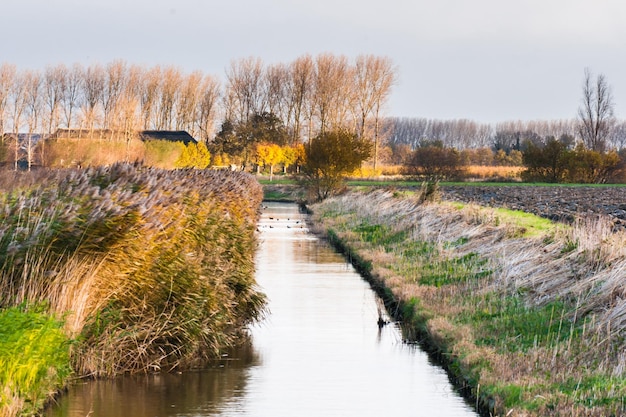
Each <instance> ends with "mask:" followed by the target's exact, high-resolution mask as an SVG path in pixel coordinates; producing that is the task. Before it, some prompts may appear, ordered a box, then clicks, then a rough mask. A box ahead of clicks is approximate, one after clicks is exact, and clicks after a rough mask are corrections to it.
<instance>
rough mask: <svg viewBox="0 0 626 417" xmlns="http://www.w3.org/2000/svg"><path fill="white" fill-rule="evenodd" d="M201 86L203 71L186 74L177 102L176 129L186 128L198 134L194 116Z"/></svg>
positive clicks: (193, 134)
mask: <svg viewBox="0 0 626 417" xmlns="http://www.w3.org/2000/svg"><path fill="white" fill-rule="evenodd" d="M201 86H202V73H201V72H200V71H195V72H192V73H191V74H188V75H186V76H184V77H183V80H182V82H181V88H180V93H179V94H178V100H177V103H176V130H186V131H188V132H189V133H190V134H191V135H192V136H195V134H196V132H195V123H194V118H195V114H196V107H197V106H198V100H199V98H200V93H201V91H200V88H201Z"/></svg>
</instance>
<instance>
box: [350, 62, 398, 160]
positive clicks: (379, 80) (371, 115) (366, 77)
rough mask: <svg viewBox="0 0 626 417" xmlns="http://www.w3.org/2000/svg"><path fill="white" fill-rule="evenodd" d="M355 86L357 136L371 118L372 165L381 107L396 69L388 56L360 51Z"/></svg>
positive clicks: (385, 99)
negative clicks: (366, 53) (364, 53)
mask: <svg viewBox="0 0 626 417" xmlns="http://www.w3.org/2000/svg"><path fill="white" fill-rule="evenodd" d="M354 73H355V86H356V89H357V108H358V114H359V120H358V126H359V135H360V137H364V136H365V132H366V127H367V124H368V119H371V125H372V126H371V130H372V140H373V142H374V169H376V165H377V163H378V149H379V147H380V131H381V130H380V129H381V120H380V119H381V111H382V108H383V106H384V105H385V103H386V102H387V100H388V98H389V95H390V94H391V87H392V86H393V84H394V83H395V81H396V69H395V68H394V66H393V63H392V61H391V59H390V58H387V57H377V56H373V55H361V56H359V57H357V59H356V65H355V71H354Z"/></svg>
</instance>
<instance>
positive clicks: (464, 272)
mask: <svg viewBox="0 0 626 417" xmlns="http://www.w3.org/2000/svg"><path fill="white" fill-rule="evenodd" d="M312 209H313V211H314V213H315V214H314V221H315V222H316V223H317V224H318V225H319V227H320V228H321V231H323V232H326V233H328V234H329V235H330V236H332V237H334V238H335V239H338V240H339V241H340V242H341V245H343V247H344V248H345V249H346V250H347V251H348V252H349V253H350V254H351V255H353V259H356V260H358V261H359V262H360V263H361V264H363V265H367V268H362V270H365V271H366V272H369V273H370V274H371V276H372V278H373V279H374V280H375V282H378V283H382V284H383V285H384V286H385V287H386V288H387V290H386V291H387V293H388V294H391V295H392V297H393V298H394V299H395V300H396V301H397V302H398V303H399V305H400V308H399V309H398V311H399V312H401V313H402V316H403V319H404V320H405V321H406V322H409V321H410V322H411V323H412V325H411V326H412V328H413V329H416V330H417V331H418V332H420V333H419V337H420V338H422V339H423V340H426V341H427V346H429V348H432V349H434V350H435V351H436V352H438V353H439V354H440V355H441V357H442V358H444V359H445V361H446V363H447V366H448V367H449V369H450V370H451V371H452V372H453V374H454V375H455V377H457V378H458V380H459V381H460V384H461V385H464V386H465V387H466V388H467V389H468V390H469V391H470V392H471V395H472V396H474V398H475V399H476V401H477V404H480V405H481V406H482V407H483V408H484V409H485V410H487V412H489V413H492V414H493V415H507V416H532V415H537V416H545V415H548V416H557V415H561V416H565V415H567V416H607V415H624V414H626V408H625V405H624V400H625V399H626V378H625V376H626V374H625V372H626V369H625V364H626V358H625V356H626V355H625V354H624V352H625V348H626V342H625V340H626V339H625V337H624V336H625V335H626V319H624V317H626V301H624V300H626V290H625V289H624V288H625V287H624V282H623V276H624V271H625V270H626V249H624V248H626V234H624V233H623V232H617V233H616V232H615V231H613V230H611V228H610V227H609V226H608V223H605V222H604V221H603V220H602V219H592V220H590V219H581V220H580V221H579V222H578V223H576V224H575V225H573V226H571V227H570V226H564V225H557V224H553V225H552V227H550V226H548V225H546V224H545V223H544V222H537V221H535V220H534V219H532V218H529V217H528V216H527V215H526V214H524V215H519V216H516V215H515V213H514V212H510V211H509V212H505V213H500V212H499V211H498V210H494V209H488V208H484V207H478V206H472V205H455V204H449V203H445V202H442V203H423V202H422V199H420V197H419V196H409V197H407V196H402V195H400V194H398V193H396V194H393V193H391V192H388V191H375V192H371V193H367V194H365V193H350V194H347V195H344V196H339V197H335V198H332V199H329V200H327V201H325V202H322V203H320V204H317V205H314V206H312ZM407 324H408V323H407Z"/></svg>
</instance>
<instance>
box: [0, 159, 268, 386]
mask: <svg viewBox="0 0 626 417" xmlns="http://www.w3.org/2000/svg"><path fill="white" fill-rule="evenodd" d="M5 189H6V188H5ZM261 200H262V190H261V187H260V185H259V184H258V183H257V182H256V180H254V178H253V177H252V176H250V175H248V174H244V173H238V172H226V171H204V170H177V171H166V170H160V169H154V168H142V167H138V166H134V165H130V164H114V165H111V166H110V167H99V168H89V169H86V170H70V171H53V172H50V174H49V177H48V178H47V179H45V180H40V181H39V182H38V185H37V186H33V185H30V186H26V187H16V188H13V189H6V191H5V192H4V193H3V194H1V195H0V308H9V307H11V306H16V305H32V304H38V305H41V303H45V305H46V306H47V312H48V313H49V314H51V315H53V316H55V317H58V318H62V319H63V320H64V328H65V331H66V332H67V334H68V335H69V336H70V337H72V338H74V339H75V340H76V342H75V343H74V344H73V345H72V351H71V353H72V355H71V361H72V365H73V368H74V371H75V372H76V373H77V374H78V375H90V376H111V375H116V374H120V373H125V372H146V371H157V370H164V371H166V370H171V369H175V368H190V367H196V366H202V365H203V364H205V363H206V362H207V361H209V360H211V359H213V358H216V357H217V356H218V355H219V352H220V350H221V349H224V348H226V347H228V346H231V345H233V344H235V343H237V342H238V341H239V340H240V338H241V336H242V335H243V334H244V333H245V328H246V325H247V324H248V323H250V322H251V321H254V320H255V319H257V318H259V317H260V315H262V314H263V309H264V302H265V299H264V296H263V295H262V294H261V293H260V292H259V291H258V289H257V287H256V285H255V281H254V259H253V257H254V253H255V249H256V244H257V243H256V238H255V224H256V220H257V217H258V207H259V206H260V202H261Z"/></svg>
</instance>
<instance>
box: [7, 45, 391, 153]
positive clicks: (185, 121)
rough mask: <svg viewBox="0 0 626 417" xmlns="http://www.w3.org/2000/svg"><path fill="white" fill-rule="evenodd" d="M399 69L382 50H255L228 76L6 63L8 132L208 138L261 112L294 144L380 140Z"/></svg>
mask: <svg viewBox="0 0 626 417" xmlns="http://www.w3.org/2000/svg"><path fill="white" fill-rule="evenodd" d="M395 79H396V68H395V67H394V65H393V63H392V61H391V60H390V59H389V58H387V57H379V56H374V55H360V56H358V57H356V58H355V59H353V60H350V59H348V58H347V57H346V56H343V55H333V54H320V55H318V56H315V57H313V56H310V55H304V56H301V57H299V58H297V59H295V60H294V61H293V62H290V63H278V64H269V65H266V64H264V63H263V61H262V60H261V59H260V58H255V57H249V58H244V59H239V60H234V61H232V62H231V63H230V66H229V67H228V68H227V69H226V77H225V81H224V82H221V81H220V80H219V79H218V78H217V77H215V76H212V75H206V74H203V73H202V72H200V71H195V72H191V73H185V72H183V71H181V70H180V69H179V68H176V67H174V66H164V67H162V66H153V67H149V68H146V67H143V66H138V65H129V64H127V63H126V62H124V61H121V60H118V61H114V62H110V63H108V64H105V65H102V64H93V65H88V66H83V65H81V64H74V65H72V66H66V65H64V64H59V65H56V66H49V67H47V68H45V69H44V70H30V69H29V70H18V69H17V67H16V66H15V65H12V64H9V63H4V64H2V65H1V66H0V133H7V132H12V133H18V132H29V133H34V132H37V133H44V134H50V133H53V132H54V131H55V130H56V129H58V128H72V129H84V130H85V131H87V132H93V131H95V130H103V129H105V130H107V129H108V130H113V131H117V132H130V131H136V130H186V131H188V132H189V133H190V134H191V135H192V136H194V137H195V138H197V139H199V140H201V141H204V142H207V143H208V142H210V141H212V140H213V138H214V136H215V133H216V131H217V130H221V129H220V128H219V126H221V125H224V124H226V125H230V126H234V130H235V131H236V132H238V131H245V130H246V129H247V128H249V125H250V123H251V122H252V121H253V119H254V118H257V119H258V118H259V117H261V118H264V119H265V120H271V121H272V123H274V124H275V126H276V127H277V128H279V129H280V130H281V131H284V134H285V137H286V138H287V139H286V141H289V142H291V143H292V144H297V143H302V142H303V141H306V140H308V139H309V138H312V137H314V136H315V135H317V134H319V133H320V132H324V131H326V130H333V129H338V128H342V129H343V128H349V129H351V130H352V131H354V132H357V133H358V135H359V137H365V136H368V137H370V138H371V140H372V141H373V142H375V143H379V141H380V129H379V126H380V121H381V120H382V115H383V109H384V105H385V103H386V101H387V99H388V97H389V95H390V93H391V88H392V85H393V84H394V83H395ZM216 126H217V127H218V128H216ZM244 133H245V132H244ZM240 136H242V137H243V136H245V135H244V134H242V135H240ZM248 136H249V135H248ZM240 139H241V138H240ZM248 139H249V138H248ZM283 139H285V138H281V140H283ZM246 145H248V144H246Z"/></svg>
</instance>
